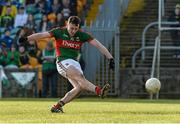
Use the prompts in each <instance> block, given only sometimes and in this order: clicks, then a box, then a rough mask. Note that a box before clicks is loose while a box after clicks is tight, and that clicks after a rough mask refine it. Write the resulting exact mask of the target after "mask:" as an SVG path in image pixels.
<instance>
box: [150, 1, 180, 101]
mask: <svg viewBox="0 0 180 124" xmlns="http://www.w3.org/2000/svg"><path fill="white" fill-rule="evenodd" d="M164 5H165V4H164V0H159V8H158V36H157V37H156V40H155V46H154V54H153V62H152V70H151V78H152V77H156V78H158V79H159V78H160V57H161V56H160V52H161V33H162V31H167V30H180V27H163V26H162V16H164V15H165V11H164V9H165V7H164ZM155 67H157V68H155ZM155 72H156V74H155ZM152 98H153V94H150V99H152ZM158 98H159V92H158V93H157V94H156V99H158Z"/></svg>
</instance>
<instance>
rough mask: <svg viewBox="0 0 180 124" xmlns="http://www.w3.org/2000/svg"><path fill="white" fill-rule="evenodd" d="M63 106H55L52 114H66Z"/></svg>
mask: <svg viewBox="0 0 180 124" xmlns="http://www.w3.org/2000/svg"><path fill="white" fill-rule="evenodd" d="M62 106H63V105H60V104H59V103H57V104H56V105H54V106H53V107H52V108H51V112H52V113H64V111H63V108H62Z"/></svg>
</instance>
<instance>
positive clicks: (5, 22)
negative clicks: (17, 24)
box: [0, 6, 14, 28]
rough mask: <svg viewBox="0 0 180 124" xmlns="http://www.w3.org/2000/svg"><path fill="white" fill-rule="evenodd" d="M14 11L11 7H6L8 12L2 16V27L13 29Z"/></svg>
mask: <svg viewBox="0 0 180 124" xmlns="http://www.w3.org/2000/svg"><path fill="white" fill-rule="evenodd" d="M11 12H12V9H11V7H10V6H6V11H5V13H4V14H2V16H1V21H0V22H1V24H0V26H1V27H5V28H12V27H13V25H14V17H13V16H12V15H11Z"/></svg>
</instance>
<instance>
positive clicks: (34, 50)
mask: <svg viewBox="0 0 180 124" xmlns="http://www.w3.org/2000/svg"><path fill="white" fill-rule="evenodd" d="M26 48H27V51H28V54H29V56H31V57H34V58H36V59H37V60H38V61H40V56H41V50H40V49H39V48H38V46H37V42H35V41H33V40H31V41H29V42H28V44H27V46H26Z"/></svg>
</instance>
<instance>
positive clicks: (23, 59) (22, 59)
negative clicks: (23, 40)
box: [19, 45, 31, 68]
mask: <svg viewBox="0 0 180 124" xmlns="http://www.w3.org/2000/svg"><path fill="white" fill-rule="evenodd" d="M29 59H30V57H29V55H28V52H26V51H25V47H24V46H23V45H21V46H19V65H20V67H21V68H31V66H30V64H29Z"/></svg>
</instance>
